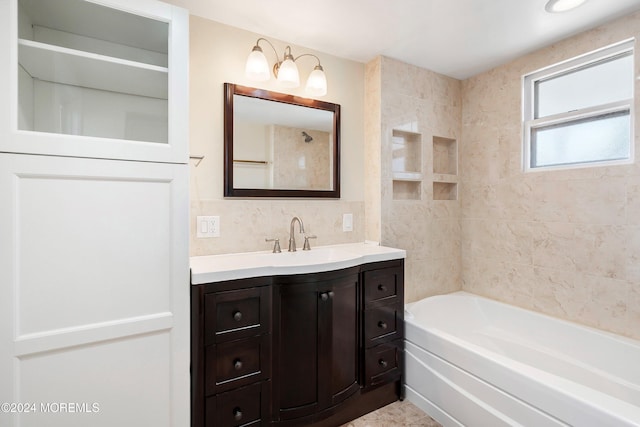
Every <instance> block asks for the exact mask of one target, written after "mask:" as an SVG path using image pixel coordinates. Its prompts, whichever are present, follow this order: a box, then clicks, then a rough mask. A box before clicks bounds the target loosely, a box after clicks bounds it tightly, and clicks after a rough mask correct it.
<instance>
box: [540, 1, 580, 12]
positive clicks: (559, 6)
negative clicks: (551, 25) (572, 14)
mask: <svg viewBox="0 0 640 427" xmlns="http://www.w3.org/2000/svg"><path fill="white" fill-rule="evenodd" d="M586 1H587V0H549V1H548V2H547V5H546V6H545V7H544V9H545V10H546V11H547V12H549V13H559V12H566V11H568V10H572V9H575V8H576V7H578V6H580V5H581V4H582V3H584V2H586Z"/></svg>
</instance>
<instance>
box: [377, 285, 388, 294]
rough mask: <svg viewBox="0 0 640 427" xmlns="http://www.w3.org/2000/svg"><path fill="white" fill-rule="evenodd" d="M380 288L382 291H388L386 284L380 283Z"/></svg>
mask: <svg viewBox="0 0 640 427" xmlns="http://www.w3.org/2000/svg"><path fill="white" fill-rule="evenodd" d="M378 290H379V291H380V292H384V291H386V290H387V287H386V286H385V285H382V284H380V285H378Z"/></svg>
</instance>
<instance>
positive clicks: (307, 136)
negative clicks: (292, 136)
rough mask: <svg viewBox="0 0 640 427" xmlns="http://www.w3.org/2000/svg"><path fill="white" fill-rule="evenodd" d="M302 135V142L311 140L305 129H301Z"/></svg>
mask: <svg viewBox="0 0 640 427" xmlns="http://www.w3.org/2000/svg"><path fill="white" fill-rule="evenodd" d="M302 136H304V142H306V143H309V142H311V141H313V137H312V136H311V135H309V134H308V133H306V132H305V131H302Z"/></svg>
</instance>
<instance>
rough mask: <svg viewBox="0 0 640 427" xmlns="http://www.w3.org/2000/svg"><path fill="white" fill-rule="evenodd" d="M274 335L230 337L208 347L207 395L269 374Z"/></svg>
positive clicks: (257, 379)
mask: <svg viewBox="0 0 640 427" xmlns="http://www.w3.org/2000/svg"><path fill="white" fill-rule="evenodd" d="M270 343H271V336H270V335H262V336H258V337H254V338H248V339H243V340H238V341H231V342H226V343H222V344H218V345H215V346H210V347H208V348H207V349H206V367H205V372H206V384H205V391H206V394H207V395H210V394H213V393H219V392H222V391H226V390H229V389H231V388H234V387H239V386H242V385H246V384H250V383H253V382H256V381H260V380H263V379H266V378H269V375H270V366H271V363H270V355H271V351H270V345H271V344H270Z"/></svg>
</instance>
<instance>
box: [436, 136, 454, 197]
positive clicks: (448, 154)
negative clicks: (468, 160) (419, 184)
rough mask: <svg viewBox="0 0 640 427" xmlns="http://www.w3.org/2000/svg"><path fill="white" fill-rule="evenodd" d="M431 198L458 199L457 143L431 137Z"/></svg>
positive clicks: (452, 140)
mask: <svg viewBox="0 0 640 427" xmlns="http://www.w3.org/2000/svg"><path fill="white" fill-rule="evenodd" d="M433 200H458V143H457V141H456V140H455V139H452V138H444V137H441V136H434V137H433Z"/></svg>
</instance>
